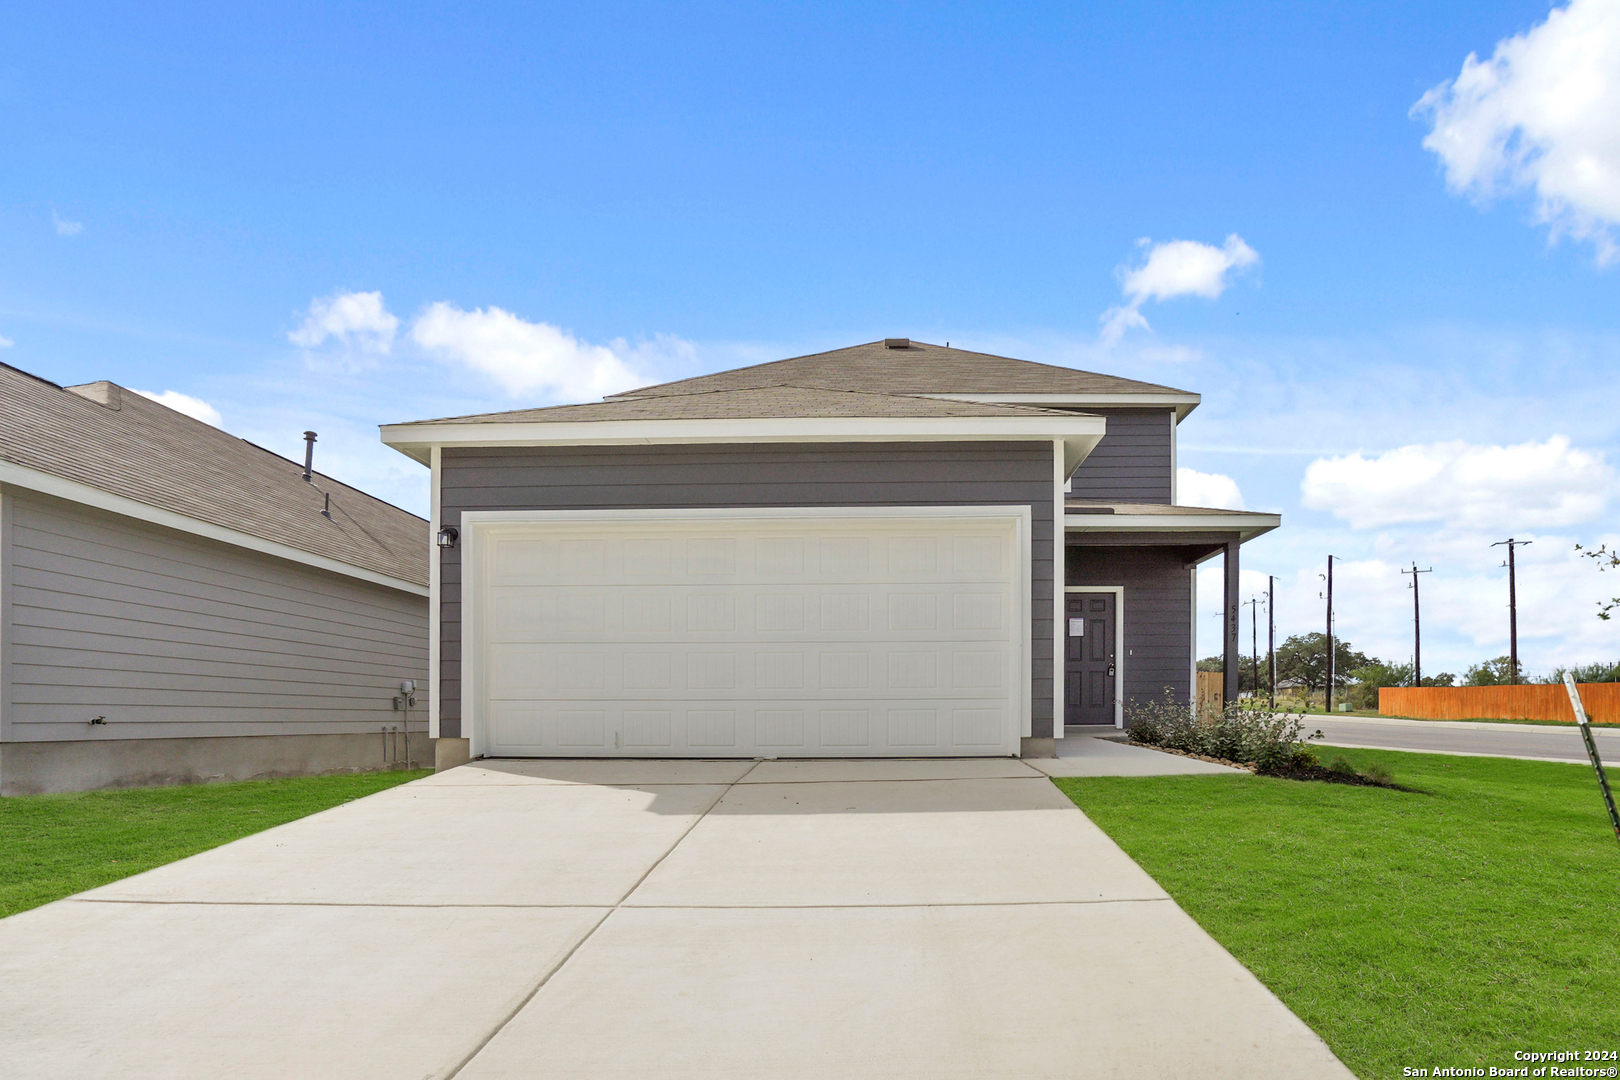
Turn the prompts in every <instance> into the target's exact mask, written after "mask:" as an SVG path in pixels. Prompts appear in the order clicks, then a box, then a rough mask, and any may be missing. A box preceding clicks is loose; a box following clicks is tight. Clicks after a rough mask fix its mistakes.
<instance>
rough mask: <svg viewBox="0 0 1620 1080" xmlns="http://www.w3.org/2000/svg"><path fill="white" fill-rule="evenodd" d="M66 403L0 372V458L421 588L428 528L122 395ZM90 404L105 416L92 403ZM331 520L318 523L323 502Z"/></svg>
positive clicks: (75, 396) (102, 388) (98, 388)
mask: <svg viewBox="0 0 1620 1080" xmlns="http://www.w3.org/2000/svg"><path fill="white" fill-rule="evenodd" d="M79 389H80V391H81V392H79V393H75V392H73V391H70V390H66V389H64V388H62V387H60V386H57V385H56V384H55V383H51V382H46V381H45V380H43V379H39V378H36V377H34V376H32V375H29V374H27V373H25V372H22V371H19V370H17V369H16V368H12V367H8V366H6V365H3V364H0V458H3V459H4V460H6V461H10V462H13V463H15V464H17V465H21V466H23V467H25V468H29V469H33V470H36V471H38V472H42V473H48V474H49V475H51V476H57V477H62V478H64V479H67V480H75V481H78V482H79V483H81V484H86V485H88V486H90V487H93V488H96V489H98V490H100V491H105V492H109V493H111V494H113V495H121V496H123V497H125V498H128V499H133V500H135V501H136V502H140V503H144V504H146V505H148V506H154V507H158V508H159V509H163V510H168V511H171V512H173V513H176V514H181V515H183V516H185V517H188V518H192V519H194V520H197V521H204V522H208V523H210V524H212V525H217V526H220V527H222V528H226V529H233V530H235V531H237V532H241V533H246V534H248V535H249V536H254V537H258V538H259V539H262V540H270V541H274V542H276V543H280V544H286V545H287V546H288V547H293V548H297V549H299V550H301V551H306V552H310V553H311V554H315V555H322V556H325V557H326V558H329V559H335V560H337V561H338V562H341V563H346V564H348V565H350V566H356V567H360V568H362V569H365V570H370V571H372V572H374V573H378V574H383V575H385V576H387V577H392V578H399V579H402V580H405V581H410V582H414V583H416V584H418V585H426V584H427V580H428V562H427V556H428V523H427V522H426V521H424V520H422V519H421V518H419V517H417V516H416V515H415V514H411V513H408V512H406V511H404V510H401V509H399V508H398V507H397V506H390V505H389V504H388V503H385V502H383V501H382V500H380V499H376V498H373V497H372V496H370V495H367V494H366V493H365V492H363V491H358V490H356V489H354V488H351V487H349V486H348V485H347V484H342V483H339V482H338V481H336V480H333V479H332V478H331V477H328V476H325V475H322V474H321V473H319V472H317V473H315V474H314V481H313V483H308V484H306V483H305V482H304V479H303V475H304V470H303V466H302V465H300V464H297V463H295V462H292V461H288V460H287V459H286V458H284V457H280V456H279V455H276V454H272V453H271V452H270V451H268V450H265V449H263V448H262V447H258V446H255V445H253V444H252V443H250V442H247V441H246V440H243V439H238V438H237V437H235V436H234V435H230V434H227V433H226V432H223V431H220V430H219V429H218V428H215V427H212V426H210V425H208V424H205V423H203V422H202V421H200V420H193V419H192V418H191V417H189V416H185V415H183V414H181V413H178V412H175V411H174V410H173V409H170V408H167V407H165V406H163V405H159V404H158V403H157V402H155V401H150V400H148V399H147V398H144V397H141V396H140V395H139V394H137V393H135V392H134V391H132V390H123V389H122V388H120V387H118V386H115V385H113V384H111V383H93V384H90V385H89V386H86V387H81V388H79ZM87 395H96V396H99V397H100V398H102V399H105V400H107V401H108V402H109V404H110V405H116V406H117V408H112V407H109V405H102V404H98V403H97V401H95V400H91V397H90V396H87ZM326 492H330V493H331V495H332V518H331V520H327V519H326V518H324V517H322V516H321V505H322V502H323V493H326Z"/></svg>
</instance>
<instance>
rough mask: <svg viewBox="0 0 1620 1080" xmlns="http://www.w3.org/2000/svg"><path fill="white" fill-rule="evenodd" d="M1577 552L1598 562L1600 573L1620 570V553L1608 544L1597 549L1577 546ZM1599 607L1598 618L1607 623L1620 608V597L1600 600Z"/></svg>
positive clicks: (1600, 545)
mask: <svg viewBox="0 0 1620 1080" xmlns="http://www.w3.org/2000/svg"><path fill="white" fill-rule="evenodd" d="M1575 550H1576V551H1578V552H1580V553H1581V554H1582V555H1585V556H1586V557H1587V558H1588V559H1591V560H1592V561H1594V562H1596V563H1597V568H1598V570H1599V571H1600V572H1602V571H1607V570H1620V551H1610V550H1609V547H1608V545H1607V544H1599V545H1598V546H1597V547H1595V548H1584V547H1582V546H1581V545H1579V544H1576V545H1575ZM1597 606H1598V613H1597V617H1598V618H1600V619H1602V620H1604V621H1605V622H1607V621H1608V619H1609V614H1610V613H1611V612H1612V611H1614V609H1615V608H1620V596H1616V597H1613V598H1612V599H1609V600H1599V601H1598V602H1597Z"/></svg>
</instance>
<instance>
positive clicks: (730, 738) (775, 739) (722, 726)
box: [487, 697, 1008, 757]
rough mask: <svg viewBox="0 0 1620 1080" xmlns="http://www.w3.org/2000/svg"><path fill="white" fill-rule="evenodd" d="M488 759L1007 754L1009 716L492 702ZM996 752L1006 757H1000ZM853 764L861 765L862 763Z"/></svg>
mask: <svg viewBox="0 0 1620 1080" xmlns="http://www.w3.org/2000/svg"><path fill="white" fill-rule="evenodd" d="M487 717H488V724H489V737H490V741H491V744H492V746H493V747H494V748H495V749H494V750H493V751H492V752H494V753H499V754H510V755H517V756H525V755H546V754H560V755H565V756H567V755H572V756H578V757H598V756H606V757H611V756H617V755H631V756H634V755H637V754H640V755H642V756H657V755H655V754H653V752H654V751H658V752H659V753H661V754H669V755H676V756H679V755H682V754H687V753H690V754H692V755H695V756H700V757H702V756H711V757H712V756H720V757H724V756H733V755H738V754H740V755H744V756H750V757H751V756H755V755H759V756H765V757H778V756H792V755H795V754H803V753H828V754H835V755H836V754H846V755H847V754H852V753H856V752H857V751H858V752H859V755H864V754H867V753H898V754H902V755H912V756H915V755H917V754H919V753H924V752H927V753H938V752H944V753H949V752H952V751H953V750H960V749H962V748H971V749H973V750H975V751H977V752H979V753H994V752H1004V749H1005V743H1006V731H1005V728H1006V725H1007V722H1008V712H1007V709H1006V706H1005V705H1003V704H1001V703H999V702H996V701H990V700H980V701H973V700H971V699H969V700H967V701H963V700H961V699H954V698H940V697H933V698H908V699H903V700H898V701H895V700H891V701H883V700H876V699H870V698H867V699H851V700H845V701H821V702H817V703H814V704H809V705H808V706H807V705H806V703H804V702H803V701H802V700H800V701H793V702H780V701H769V700H763V699H752V700H737V699H718V698H712V699H696V700H692V701H685V702H681V703H679V704H678V705H671V704H670V703H668V702H649V701H634V700H624V699H616V700H601V701H592V702H585V703H582V702H547V703H545V704H543V705H535V704H533V703H531V702H521V701H492V702H490V704H489V706H488V712H487ZM997 748H1000V750H998V749H997ZM859 755H857V756H859Z"/></svg>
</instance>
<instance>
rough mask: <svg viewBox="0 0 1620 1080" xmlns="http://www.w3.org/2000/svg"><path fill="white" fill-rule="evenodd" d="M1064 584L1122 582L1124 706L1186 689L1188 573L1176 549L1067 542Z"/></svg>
mask: <svg viewBox="0 0 1620 1080" xmlns="http://www.w3.org/2000/svg"><path fill="white" fill-rule="evenodd" d="M1068 570H1069V585H1070V586H1071V587H1072V586H1076V585H1123V586H1124V587H1125V625H1124V635H1123V636H1124V641H1123V642H1122V643H1121V644H1122V648H1123V650H1124V652H1123V655H1122V659H1123V660H1124V663H1125V685H1124V687H1123V688H1122V689H1123V695H1122V696H1123V698H1124V701H1125V704H1126V706H1127V707H1129V706H1130V705H1132V704H1134V703H1140V702H1144V701H1149V700H1152V699H1154V698H1159V697H1162V696H1163V695H1164V693H1165V691H1166V690H1169V692H1170V693H1171V694H1172V695H1174V696H1175V697H1176V699H1177V700H1179V701H1186V700H1187V695H1188V694H1189V692H1190V691H1191V679H1192V675H1191V669H1192V649H1193V643H1192V603H1193V595H1192V581H1191V577H1192V575H1191V574H1189V573H1188V572H1187V561H1186V557H1185V555H1184V553H1183V552H1182V551H1180V550H1179V549H1176V548H1112V547H1084V546H1073V547H1070V548H1069V553H1068Z"/></svg>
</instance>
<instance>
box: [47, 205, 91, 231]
mask: <svg viewBox="0 0 1620 1080" xmlns="http://www.w3.org/2000/svg"><path fill="white" fill-rule="evenodd" d="M51 224H53V225H55V226H56V235H57V236H78V235H79V234H80V233H82V232H84V222H82V221H63V220H62V219H61V218H60V217H58V216H57V215H56V211H55V210H52V211H51Z"/></svg>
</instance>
